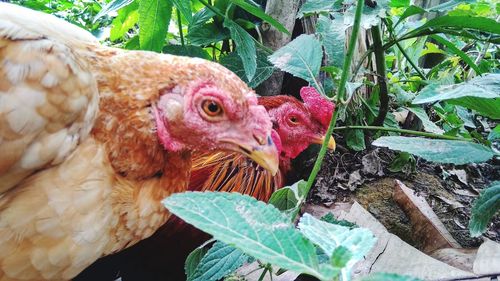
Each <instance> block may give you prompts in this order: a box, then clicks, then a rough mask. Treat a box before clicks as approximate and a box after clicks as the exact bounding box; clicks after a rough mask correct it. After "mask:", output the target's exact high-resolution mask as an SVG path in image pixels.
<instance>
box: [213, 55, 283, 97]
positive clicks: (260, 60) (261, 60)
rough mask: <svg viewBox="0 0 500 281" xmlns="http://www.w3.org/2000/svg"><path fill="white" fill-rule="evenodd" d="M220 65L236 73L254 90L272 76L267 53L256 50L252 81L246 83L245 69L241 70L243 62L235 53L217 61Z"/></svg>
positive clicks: (272, 67) (272, 68)
mask: <svg viewBox="0 0 500 281" xmlns="http://www.w3.org/2000/svg"><path fill="white" fill-rule="evenodd" d="M219 63H220V64H222V65H224V66H225V67H227V68H228V69H229V70H231V71H232V72H234V73H236V75H238V77H240V78H241V79H242V80H243V81H245V83H247V84H248V86H249V87H251V88H256V87H257V86H259V85H260V83H262V82H264V81H265V80H266V79H267V78H269V76H271V74H273V71H274V66H273V65H272V64H271V63H270V62H269V60H267V53H266V52H264V51H263V50H261V49H257V69H256V70H255V75H254V76H253V78H252V80H250V81H248V78H247V76H246V74H245V69H244V68H243V62H242V61H241V57H240V56H238V54H236V53H235V52H232V53H230V54H229V55H227V56H224V57H222V58H221V59H220V61H219Z"/></svg>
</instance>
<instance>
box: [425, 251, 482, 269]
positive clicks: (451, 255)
mask: <svg viewBox="0 0 500 281" xmlns="http://www.w3.org/2000/svg"><path fill="white" fill-rule="evenodd" d="M476 253H477V248H475V249H455V248H443V249H438V250H436V251H434V252H432V253H431V254H430V256H431V257H433V258H435V259H437V260H440V261H442V262H444V263H447V264H449V265H451V266H453V267H456V268H459V269H462V270H466V271H470V272H472V266H473V264H474V260H475V259H476Z"/></svg>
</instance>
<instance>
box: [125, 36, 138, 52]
mask: <svg viewBox="0 0 500 281" xmlns="http://www.w3.org/2000/svg"><path fill="white" fill-rule="evenodd" d="M124 48H125V49H127V50H140V49H141V46H140V45H139V35H135V36H134V37H132V38H130V39H129V40H128V41H127V43H125V46H124Z"/></svg>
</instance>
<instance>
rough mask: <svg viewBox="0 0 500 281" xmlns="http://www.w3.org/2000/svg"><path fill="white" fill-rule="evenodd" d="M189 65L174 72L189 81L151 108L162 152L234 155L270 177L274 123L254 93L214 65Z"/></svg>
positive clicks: (179, 83)
mask: <svg viewBox="0 0 500 281" xmlns="http://www.w3.org/2000/svg"><path fill="white" fill-rule="evenodd" d="M185 59H187V58H185ZM189 60H190V63H191V65H190V69H186V70H182V69H178V70H177V72H185V73H181V74H183V76H182V77H184V78H186V77H187V78H188V79H180V80H179V81H174V82H175V83H172V85H174V86H173V87H167V88H165V89H163V90H162V91H161V93H160V97H159V100H158V102H157V103H156V105H154V106H153V111H154V115H155V122H156V128H157V134H158V137H159V139H160V142H161V143H162V145H163V146H164V148H165V149H166V150H167V151H180V150H186V149H187V150H230V151H237V152H241V153H243V154H245V155H247V156H248V157H250V158H252V159H253V160H254V161H255V162H257V163H258V164H260V165H261V166H263V167H264V168H266V169H268V170H270V171H271V172H272V173H273V174H274V173H275V172H276V171H277V169H278V153H277V149H276V146H275V144H274V142H273V140H272V138H271V131H272V123H271V120H270V119H269V116H268V115H267V113H266V110H265V108H264V107H263V106H261V105H258V104H257V98H256V96H255V94H254V92H253V91H252V90H251V89H250V88H248V86H247V85H246V84H245V83H244V82H243V81H241V80H240V79H239V78H238V77H237V76H236V75H235V74H234V73H232V72H230V71H229V70H227V69H226V68H224V67H222V66H220V65H218V64H215V63H212V62H209V61H205V60H201V59H189ZM183 66H184V67H185V66H186V62H184V63H183ZM179 77H181V76H179ZM176 78H177V77H176V76H174V77H173V78H172V79H173V80H175V79H176Z"/></svg>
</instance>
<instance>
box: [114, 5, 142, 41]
mask: <svg viewBox="0 0 500 281" xmlns="http://www.w3.org/2000/svg"><path fill="white" fill-rule="evenodd" d="M138 8H139V4H138V3H137V2H133V3H132V4H130V5H128V6H126V7H124V8H123V9H121V10H120V11H118V16H117V17H115V18H114V19H113V22H112V23H111V24H112V28H111V30H110V32H109V40H111V41H116V40H118V39H121V38H123V37H124V36H125V34H126V33H127V32H128V31H129V30H130V29H132V28H133V27H134V26H135V24H136V23H137V21H139V11H138V10H137V9H138Z"/></svg>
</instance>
